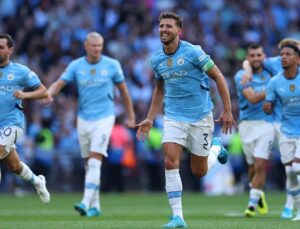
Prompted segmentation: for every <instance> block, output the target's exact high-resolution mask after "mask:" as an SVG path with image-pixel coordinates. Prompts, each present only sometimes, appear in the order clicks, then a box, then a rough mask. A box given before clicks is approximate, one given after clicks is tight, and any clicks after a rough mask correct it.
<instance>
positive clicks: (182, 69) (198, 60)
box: [151, 41, 214, 123]
mask: <svg viewBox="0 0 300 229" xmlns="http://www.w3.org/2000/svg"><path fill="white" fill-rule="evenodd" d="M151 64H152V67H153V70H154V73H155V78H156V79H157V80H164V90H165V95H164V111H165V116H166V118H169V119H171V120H175V121H182V122H188V123H194V122H198V121H199V120H201V119H203V118H204V117H206V116H207V115H208V114H209V113H210V112H211V110H212V108H213V104H212V101H211V97H210V91H209V78H208V76H207V75H206V73H205V72H206V71H208V70H209V69H211V68H212V67H213V66H214V63H213V61H212V60H211V59H210V56H209V55H207V54H206V53H205V52H204V51H203V50H202V49H201V47H200V46H199V45H192V44H190V43H188V42H186V41H180V42H179V45H178V48H177V50H176V52H175V53H173V54H170V55H167V54H165V53H164V50H163V48H161V49H160V50H158V51H157V52H156V53H155V54H154V56H153V57H152V59H151Z"/></svg>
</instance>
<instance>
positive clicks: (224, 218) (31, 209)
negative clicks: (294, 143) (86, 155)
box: [0, 192, 300, 229]
mask: <svg viewBox="0 0 300 229" xmlns="http://www.w3.org/2000/svg"><path fill="white" fill-rule="evenodd" d="M183 195H184V196H183V207H184V216H185V220H186V223H187V224H188V228H195V229H207V228H214V229H219V228H220V229H227V228H228V229H235V228H236V229H244V228H245V229H246V228H249V229H250V228H251V229H254V228H257V229H261V228H263V229H269V228H270V229H271V228H274V229H275V228H278V229H281V228H289V229H290V228H297V229H299V228H300V226H299V225H300V222H299V221H298V222H291V221H286V220H282V219H280V217H279V215H280V211H281V209H282V207H283V203H284V200H285V194H284V193H267V195H266V197H267V202H268V205H269V214H268V215H266V216H261V215H259V214H258V213H257V214H256V217H254V218H245V217H244V216H243V211H244V209H245V207H246V205H247V202H248V194H244V195H236V196H220V197H207V196H204V195H202V194H200V193H188V192H185V193H183ZM80 198H81V194H55V193H54V194H52V198H51V203H49V204H42V203H41V202H40V201H39V199H38V197H37V196H36V195H33V194H30V195H27V196H24V197H15V196H12V195H4V194H0V204H1V205H0V206H1V208H0V228H1V229H34V228H36V229H48V228H51V229H52V228H53V229H60V228H61V229H69V228H70V229H71V228H72V229H73V228H82V229H89V228H101V229H103V228H111V229H117V228H128V229H133V228H141V229H145V228H151V229H153V228H161V226H162V225H163V224H165V223H167V221H168V216H169V215H170V213H171V211H170V209H169V205H168V203H167V199H166V194H165V193H156V194H147V193H126V194H102V195H101V201H102V210H103V214H102V215H101V216H100V217H96V218H86V217H81V216H79V215H78V214H77V213H76V212H75V211H74V210H73V204H74V203H75V202H77V201H78V200H80Z"/></svg>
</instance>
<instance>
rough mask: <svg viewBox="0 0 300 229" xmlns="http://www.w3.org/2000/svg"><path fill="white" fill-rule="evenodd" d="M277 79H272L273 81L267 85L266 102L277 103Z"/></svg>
mask: <svg viewBox="0 0 300 229" xmlns="http://www.w3.org/2000/svg"><path fill="white" fill-rule="evenodd" d="M275 83H276V81H275V78H272V79H271V81H270V82H269V83H268V84H267V88H266V101H267V102H271V103H273V102H275V100H276V91H275Z"/></svg>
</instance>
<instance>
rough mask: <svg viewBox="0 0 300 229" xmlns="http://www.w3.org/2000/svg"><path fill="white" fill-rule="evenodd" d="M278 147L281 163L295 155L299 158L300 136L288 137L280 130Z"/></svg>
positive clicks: (288, 160)
mask: <svg viewBox="0 0 300 229" xmlns="http://www.w3.org/2000/svg"><path fill="white" fill-rule="evenodd" d="M279 149H280V152H281V162H282V163H283V164H286V163H288V162H291V161H293V160H294V158H295V157H297V158H300V137H293V138H289V137H288V136H286V135H285V134H284V133H282V132H281V133H280V140H279Z"/></svg>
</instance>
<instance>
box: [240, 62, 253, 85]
mask: <svg viewBox="0 0 300 229" xmlns="http://www.w3.org/2000/svg"><path fill="white" fill-rule="evenodd" d="M243 69H244V74H243V75H242V79H241V84H242V85H246V84H247V83H248V82H249V81H251V80H252V76H253V72H252V67H251V65H250V63H249V61H248V60H244V61H243Z"/></svg>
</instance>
